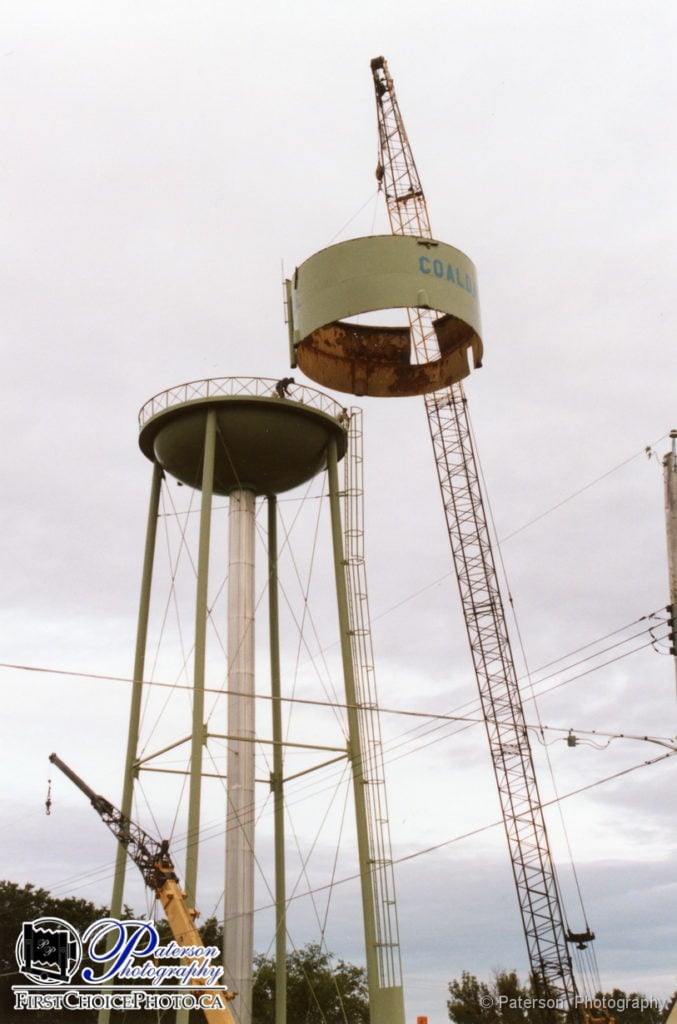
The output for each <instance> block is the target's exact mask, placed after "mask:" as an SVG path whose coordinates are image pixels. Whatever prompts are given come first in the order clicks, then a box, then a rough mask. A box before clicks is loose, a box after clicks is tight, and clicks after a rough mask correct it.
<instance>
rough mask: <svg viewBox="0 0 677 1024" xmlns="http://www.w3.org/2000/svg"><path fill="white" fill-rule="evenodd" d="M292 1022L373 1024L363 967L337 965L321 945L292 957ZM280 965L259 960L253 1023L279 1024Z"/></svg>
mask: <svg viewBox="0 0 677 1024" xmlns="http://www.w3.org/2000/svg"><path fill="white" fill-rule="evenodd" d="M287 1018H288V1020H290V1021H293V1022H294V1024H369V999H368V993H367V979H366V973H365V971H364V968H362V967H356V966H355V965H354V964H350V963H346V961H344V960H334V956H333V954H332V953H328V952H323V950H322V948H321V947H320V946H319V945H318V944H317V943H313V942H311V943H308V945H307V946H304V947H303V949H299V950H294V952H292V953H289V955H288V956H287ZM274 1021H275V960H274V958H271V957H266V956H260V955H259V956H257V957H255V960H254V992H253V1014H252V1024H274Z"/></svg>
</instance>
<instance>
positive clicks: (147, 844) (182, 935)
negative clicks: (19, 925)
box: [49, 754, 235, 1024]
mask: <svg viewBox="0 0 677 1024" xmlns="http://www.w3.org/2000/svg"><path fill="white" fill-rule="evenodd" d="M49 760H50V761H51V762H52V764H54V765H56V767H57V768H58V769H59V770H60V771H62V772H63V774H64V775H65V776H66V777H67V778H69V779H70V780H71V782H73V783H74V784H75V785H76V786H77V787H78V789H79V790H81V791H82V792H83V793H84V794H85V796H86V797H88V798H89V800H90V802H91V804H92V807H93V808H94V810H95V811H96V813H97V814H98V815H99V817H100V818H101V820H102V821H103V822H104V824H105V825H107V826H108V828H109V829H110V830H111V832H112V833H113V835H114V836H115V838H116V839H117V840H118V842H119V843H120V844H121V845H122V846H123V847H124V848H125V850H126V851H127V853H128V854H129V856H130V857H131V859H132V860H133V861H134V863H135V864H136V866H137V867H138V868H139V870H140V872H141V874H142V875H143V879H144V881H145V883H146V885H147V886H148V888H149V889H151V890H152V891H153V892H154V893H155V894H156V895H157V896H158V898H159V900H160V903H161V904H162V907H163V910H164V912H165V914H166V916H167V922H168V924H169V927H170V928H171V931H172V935H173V936H174V938H175V940H176V942H177V944H178V945H179V946H185V947H189V946H193V947H201V946H202V945H203V943H202V937H201V936H200V933H199V931H198V930H197V928H196V927H195V917H196V912H195V911H194V910H191V909H190V908H189V907H188V906H187V904H186V899H185V893H184V892H183V890H182V889H181V886H180V885H179V880H178V878H177V876H176V873H175V871H174V864H173V862H172V859H171V857H170V855H169V842H168V841H167V840H166V839H163V840H162V841H158V840H157V839H155V838H154V837H153V836H151V835H150V834H149V833H148V832H146V831H144V829H142V828H141V827H140V825H137V824H136V823H135V822H133V821H131V819H130V818H128V817H127V815H126V814H123V813H122V811H119V810H118V808H117V807H114V806H113V804H112V803H110V801H109V800H107V799H106V798H105V797H104V796H100V795H99V794H98V793H95V792H94V790H93V789H91V788H90V786H88V785H87V783H86V782H85V781H84V780H83V779H81V778H80V776H79V775H76V773H75V772H74V771H73V769H72V768H69V766H68V765H67V764H65V763H64V762H63V761H62V760H61V758H60V757H58V756H57V754H50V756H49ZM200 959H201V958H200V957H187V958H185V959H184V961H183V962H184V963H190V962H192V961H195V962H200ZM191 984H192V985H194V986H199V987H200V990H201V992H202V993H203V994H205V995H210V996H212V997H213V1000H214V1005H213V1006H212V1007H211V1008H208V1007H203V1013H204V1015H205V1019H206V1020H207V1024H235V1019H234V1017H233V1014H232V1013H231V1011H230V1008H229V1007H228V1003H227V1002H226V1003H223V1000H224V998H225V999H226V1000H230V999H232V998H234V995H235V993H231V992H225V993H224V992H223V991H222V990H221V989H218V990H216V989H209V988H208V987H206V986H205V985H204V983H203V982H201V981H200V979H199V978H192V979H191Z"/></svg>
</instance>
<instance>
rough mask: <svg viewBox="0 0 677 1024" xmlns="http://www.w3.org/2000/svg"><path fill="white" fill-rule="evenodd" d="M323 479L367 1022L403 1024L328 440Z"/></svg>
mask: <svg viewBox="0 0 677 1024" xmlns="http://www.w3.org/2000/svg"><path fill="white" fill-rule="evenodd" d="M327 474H328V477H329V504H330V508H331V532H332V541H333V548H334V571H335V576H336V596H337V603H338V618H339V631H340V634H341V659H342V665H343V679H344V684H345V691H346V704H347V707H348V711H347V717H348V737H349V739H348V742H349V755H350V762H351V767H352V773H353V794H354V800H355V822H356V830H357V852H358V859H359V865H360V882H361V885H362V915H363V921H364V943H365V952H366V960H367V985H368V988H369V1019H370V1021H371V1024H404V997H403V994H402V988H401V986H397V987H395V986H387V985H385V984H383V979H382V976H381V969H380V965H379V945H378V942H379V937H378V927H377V922H376V899H375V893H374V881H373V876H372V855H371V851H370V843H369V816H368V811H367V798H366V793H365V787H366V785H367V781H366V779H365V776H364V770H363V758H362V751H363V750H364V742H365V739H364V737H363V735H362V730H361V725H360V716H359V714H358V710H357V687H356V685H355V672H354V668H353V654H352V646H351V642H350V617H349V611H348V586H347V582H346V559H345V552H344V547H343V530H342V523H341V505H340V491H339V482H338V457H337V450H336V442H335V441H331V442H330V444H329V449H328V458H327Z"/></svg>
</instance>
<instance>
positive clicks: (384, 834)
mask: <svg viewBox="0 0 677 1024" xmlns="http://www.w3.org/2000/svg"><path fill="white" fill-rule="evenodd" d="M343 465H344V479H343V524H344V526H343V533H344V556H345V563H346V564H345V568H346V588H347V593H348V619H349V629H350V643H351V650H352V660H353V671H354V675H355V691H356V695H357V704H358V715H359V717H360V735H361V737H362V750H361V751H360V754H361V761H362V776H363V779H364V783H365V789H366V794H365V795H366V804H367V827H368V833H369V862H370V867H371V877H372V889H373V900H374V910H375V920H376V947H377V957H378V968H379V982H380V985H381V988H383V989H393V988H399V987H400V986H401V985H402V964H401V957H400V942H399V931H398V922H397V905H396V902H395V879H394V871H393V861H392V847H391V838H390V820H389V814H388V799H387V793H386V785H385V768H384V758H383V743H382V739H381V724H380V717H379V705H378V698H377V692H376V679H375V673H374V651H373V645H372V633H371V620H370V615H369V602H368V597H367V574H366V563H365V557H364V474H363V469H364V456H363V447H362V410H361V409H359V408H352V409H351V410H350V421H349V425H348V450H347V453H346V458H345V459H344V462H343Z"/></svg>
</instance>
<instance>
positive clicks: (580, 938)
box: [371, 57, 594, 1010]
mask: <svg viewBox="0 0 677 1024" xmlns="http://www.w3.org/2000/svg"><path fill="white" fill-rule="evenodd" d="M371 70H372V75H373V80H374V88H375V92H376V109H377V118H378V133H379V163H378V166H377V170H376V177H377V180H378V181H379V187H380V188H382V189H383V192H384V195H385V200H386V205H387V208H388V216H389V220H390V228H391V231H392V233H393V234H396V235H412V236H416V237H418V238H430V239H432V237H433V235H432V231H431V228H430V220H429V216H428V209H427V204H426V200H425V196H424V193H423V188H422V186H421V181H420V178H419V175H418V171H417V169H416V164H415V162H414V157H413V153H412V150H411V146H410V144H409V140H408V138H407V133H406V131H405V127H404V122H403V120H402V116H401V114H400V109H399V105H398V102H397V96H396V94H395V87H394V85H393V80H392V77H391V75H390V73H389V70H388V64H387V62H386V60H385V58H384V57H376V58H374V60H372V62H371ZM436 315H437V314H436V313H435V312H434V311H433V310H428V309H420V308H419V309H410V310H409V323H410V331H411V342H412V349H413V351H414V354H415V358H417V360H418V361H419V362H427V361H428V360H429V359H430V358H431V355H434V352H435V350H436V346H437V341H436V333H435V329H434V321H435V317H436ZM424 401H425V408H426V413H427V418H428V426H429V429H430V437H431V441H432V446H433V451H434V457H435V464H436V467H437V474H438V481H439V486H440V490H441V493H442V501H443V504H444V512H445V517H446V524H447V529H448V533H449V540H450V543H451V550H452V555H453V561H454V567H455V570H456V577H457V580H458V586H459V591H460V596H461V603H462V606H463V613H464V618H465V625H466V630H467V634H468V639H469V642H470V650H471V654H472V659H473V665H474V669H475V674H476V677H477V683H478V688H479V696H480V700H481V703H482V710H483V717H484V721H485V723H486V730H487V736H488V740H489V749H490V753H491V759H492V763H493V769H494V775H495V779H496V784H497V787H498V794H499V799H500V803H501V810H502V815H503V821H504V824H505V832H506V836H507V840H508V847H509V851H510V860H511V864H512V871H513V876H514V880H515V885H516V889H517V897H518V902H519V907H520V913H521V918H522V926H523V929H524V934H525V937H526V943H527V949H528V955H529V961H530V965H531V971H532V976H533V979H534V983H535V985H536V987H537V989H538V995H539V996H540V997H542V998H547V999H548V1001H553V1002H556V1003H557V1004H559V1005H561V1006H562V1007H566V1008H569V1009H571V1010H573V1009H579V1010H580V1008H581V1001H580V999H579V996H578V991H577V986H576V981H575V979H574V973H573V966H572V958H571V954H570V950H569V944H571V943H575V944H576V946H577V947H578V948H581V949H582V948H584V947H586V946H587V945H588V944H589V943H590V942H591V941H592V940H593V939H594V935H593V933H592V932H591V931H590V929H589V928H588V927H587V926H586V930H585V931H583V932H578V933H573V932H571V931H569V930H568V928H567V926H566V923H565V916H564V912H563V906H562V900H561V895H560V890H559V885H558V880H557V876H556V872H555V867H554V864H553V860H552V855H551V851H550V844H549V840H548V833H547V829H546V824H545V818H544V815H543V809H542V806H541V801H540V797H539V791H538V784H537V780H536V774H535V770H534V762H533V757H532V752H531V747H530V744H529V737H528V733H527V728H526V722H525V717H524V709H523V704H522V698H521V695H520V690H519V686H518V682H517V673H516V669H515V662H514V658H513V654H512V649H511V645H510V638H509V635H508V629H507V622H506V615H505V609H504V605H503V600H502V597H501V591H500V588H499V583H498V576H497V572H496V565H495V560H494V554H493V550H492V545H491V539H490V534H489V526H488V520H487V514H486V510H485V505H484V499H483V496H482V488H481V485H480V477H479V471H478V460H477V457H476V452H475V448H474V444H473V438H472V432H471V427H470V420H469V416H468V403H467V399H466V396H465V393H464V390H463V386H462V384H461V383H460V382H459V383H455V384H451V385H450V386H449V387H447V388H444V389H442V390H438V391H432V392H429V393H427V394H425V395H424Z"/></svg>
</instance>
